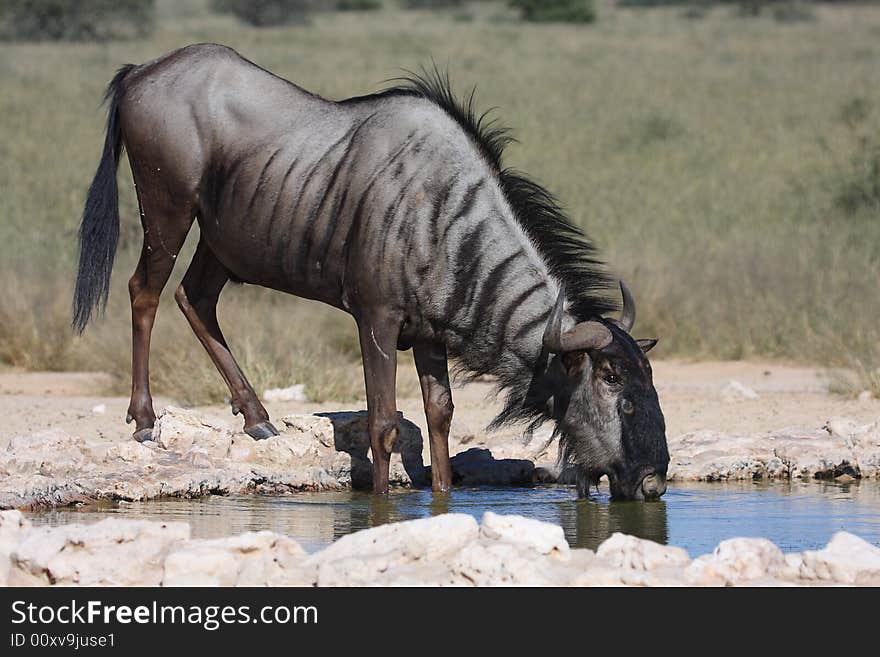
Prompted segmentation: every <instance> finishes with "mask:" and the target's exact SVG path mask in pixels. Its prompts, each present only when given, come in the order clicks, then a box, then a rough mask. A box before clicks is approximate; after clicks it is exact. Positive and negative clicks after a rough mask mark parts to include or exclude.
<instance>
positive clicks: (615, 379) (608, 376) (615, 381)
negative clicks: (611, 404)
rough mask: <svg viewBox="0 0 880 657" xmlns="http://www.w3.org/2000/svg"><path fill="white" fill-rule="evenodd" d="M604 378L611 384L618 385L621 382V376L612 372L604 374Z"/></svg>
mask: <svg viewBox="0 0 880 657" xmlns="http://www.w3.org/2000/svg"><path fill="white" fill-rule="evenodd" d="M602 380H603V381H605V383H607V384H608V385H610V386H616V385H617V384H618V383H620V377H619V376H617V375H616V374H612V373H610V372H609V373H608V374H606V375H605V376H603V377H602Z"/></svg>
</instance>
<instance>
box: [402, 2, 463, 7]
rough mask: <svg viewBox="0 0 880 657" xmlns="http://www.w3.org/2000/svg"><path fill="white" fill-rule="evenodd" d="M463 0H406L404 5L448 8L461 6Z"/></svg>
mask: <svg viewBox="0 0 880 657" xmlns="http://www.w3.org/2000/svg"><path fill="white" fill-rule="evenodd" d="M463 4H464V2H463V0H404V2H403V6H404V7H406V8H407V9H446V8H448V7H461V6H462V5H463Z"/></svg>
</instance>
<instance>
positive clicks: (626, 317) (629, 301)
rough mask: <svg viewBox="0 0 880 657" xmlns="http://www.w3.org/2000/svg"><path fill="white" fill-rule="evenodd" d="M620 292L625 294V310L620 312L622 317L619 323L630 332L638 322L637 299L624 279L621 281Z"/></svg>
mask: <svg viewBox="0 0 880 657" xmlns="http://www.w3.org/2000/svg"><path fill="white" fill-rule="evenodd" d="M620 293H621V294H622V295H623V310H622V311H621V312H620V319H619V320H617V323H618V324H619V325H620V328H622V329H623V330H624V331H626V332H627V333H629V332H630V331H631V330H632V327H633V325H634V324H635V323H636V300H635V299H633V295H632V292H631V291H630V289H629V288H628V287H627V285H626V283H624V282H623V281H620Z"/></svg>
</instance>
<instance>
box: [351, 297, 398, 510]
mask: <svg viewBox="0 0 880 657" xmlns="http://www.w3.org/2000/svg"><path fill="white" fill-rule="evenodd" d="M357 323H358V335H359V338H360V344H361V356H362V358H363V362H364V382H365V383H366V391H367V414H368V417H367V425H368V431H369V434H370V451H371V452H372V456H373V491H374V492H376V493H387V492H388V470H389V466H390V464H391V451H392V449H393V448H394V443H395V441H396V440H397V432H398V426H397V398H396V395H395V385H396V383H397V381H396V379H397V338H398V336H399V334H400V318H399V317H396V316H394V314H393V313H389V312H386V311H375V310H374V311H371V312H369V313H368V314H366V315H364V316H361V317H359V318H358V320H357Z"/></svg>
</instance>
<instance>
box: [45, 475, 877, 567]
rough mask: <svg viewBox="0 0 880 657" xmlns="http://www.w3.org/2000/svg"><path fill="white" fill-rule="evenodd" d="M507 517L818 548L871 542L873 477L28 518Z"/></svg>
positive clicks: (359, 496)
mask: <svg viewBox="0 0 880 657" xmlns="http://www.w3.org/2000/svg"><path fill="white" fill-rule="evenodd" d="M485 511H494V512H496V513H515V514H520V515H524V516H528V517H531V518H537V519H539V520H544V521H547V522H552V523H555V524H557V525H561V526H562V528H563V530H564V532H565V536H566V538H567V539H568V542H569V543H570V544H571V545H572V546H574V547H588V548H591V549H595V548H596V547H597V546H598V545H599V543H601V542H602V541H604V540H605V539H606V538H608V536H610V535H611V534H612V533H613V532H616V531H620V532H624V533H627V534H634V535H636V536H640V537H642V538H647V539H651V540H654V541H657V542H659V543H667V544H670V545H677V546H679V547H683V548H685V549H686V550H687V551H688V552H689V553H690V554H691V555H692V556H697V555H700V554H705V553H707V552H711V551H712V549H713V548H714V547H715V546H716V545H717V544H718V543H719V541H722V540H724V539H726V538H732V537H734V536H763V537H766V538H769V539H770V540H772V541H773V542H774V543H776V544H777V545H779V546H780V547H781V548H782V549H783V550H784V551H786V552H794V551H798V552H799V551H802V550H814V549H819V548H821V547H823V546H824V545H825V544H826V543H827V542H828V539H829V538H830V537H831V536H832V535H833V534H834V532H836V531H839V530H846V531H849V532H852V533H854V534H857V535H859V536H861V537H862V538H864V539H866V540H868V541H870V542H871V543H873V544H875V545H880V484H878V483H877V482H855V483H847V484H841V483H835V482H815V481H809V482H798V481H795V482H776V483H764V482H731V483H682V484H679V483H674V484H673V485H672V486H670V489H669V491H668V492H667V493H666V495H664V497H663V498H662V499H661V500H659V501H656V502H612V501H610V500H609V498H608V492H607V490H602V489H600V490H599V492H598V493H597V494H594V496H593V497H592V498H590V499H587V500H578V499H577V495H576V493H575V491H574V489H572V488H569V487H564V486H536V487H534V488H489V487H481V488H470V489H468V488H460V489H456V490H454V491H453V492H452V493H451V494H450V495H449V496H447V497H435V496H434V495H432V493H431V492H430V491H429V490H396V491H393V492H392V493H391V494H390V495H389V496H388V497H387V498H377V497H374V496H373V495H370V494H368V493H362V492H351V491H345V492H321V493H297V494H293V495H287V496H255V495H247V496H245V495H240V496H230V497H209V498H204V499H200V500H180V499H168V500H155V501H150V502H140V503H122V504H119V505H113V506H104V507H84V508H81V509H56V510H51V511H42V512H36V513H32V514H29V515H30V517H31V519H32V520H33V521H34V522H37V523H47V524H53V525H54V524H62V523H69V522H94V521H97V520H100V519H102V518H106V517H108V515H118V516H124V517H131V518H141V519H150V520H166V521H167V520H184V521H187V522H189V523H190V524H191V525H192V527H193V536H194V537H218V536H225V535H230V534H237V533H241V532H245V531H258V530H262V529H269V530H272V531H276V532H279V533H284V534H288V535H290V536H292V537H293V538H295V539H296V540H298V541H299V542H300V543H301V544H302V545H303V547H304V548H306V549H307V550H309V551H314V550H318V549H320V548H322V547H324V546H326V545H328V544H329V543H331V542H332V541H333V540H335V539H337V538H339V537H340V536H344V535H346V534H349V533H351V532H354V531H358V530H360V529H365V528H367V527H372V526H376V525H379V524H383V523H386V522H394V521H399V520H411V519H414V518H425V517H428V516H431V515H435V514H438V513H447V512H452V513H469V514H471V515H472V516H474V517H475V518H476V519H477V520H479V519H480V518H481V517H482V515H483V513H484V512H485Z"/></svg>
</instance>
